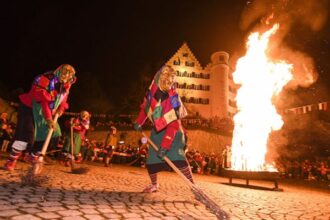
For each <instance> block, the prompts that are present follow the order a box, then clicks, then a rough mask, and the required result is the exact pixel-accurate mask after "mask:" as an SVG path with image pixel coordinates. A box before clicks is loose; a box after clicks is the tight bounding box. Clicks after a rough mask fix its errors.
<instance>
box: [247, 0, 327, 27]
mask: <svg viewBox="0 0 330 220" xmlns="http://www.w3.org/2000/svg"><path fill="white" fill-rule="evenodd" d="M327 8H328V0H255V1H248V3H247V7H246V8H245V9H244V11H243V13H242V16H241V23H240V27H241V29H242V30H247V29H248V28H250V27H251V25H253V24H255V23H258V22H265V23H267V22H274V23H275V22H278V23H280V25H282V26H285V29H287V30H289V29H290V28H291V26H292V25H293V24H295V23H300V24H303V25H306V26H308V27H309V28H310V29H311V30H312V31H319V30H321V29H322V27H323V26H324V24H325V23H326V20H327V17H328V11H327Z"/></svg>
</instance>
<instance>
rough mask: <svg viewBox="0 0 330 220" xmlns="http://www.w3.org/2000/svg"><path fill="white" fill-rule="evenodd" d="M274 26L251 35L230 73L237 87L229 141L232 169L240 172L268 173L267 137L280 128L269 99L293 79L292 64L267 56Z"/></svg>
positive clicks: (278, 119) (278, 116) (280, 119)
mask: <svg viewBox="0 0 330 220" xmlns="http://www.w3.org/2000/svg"><path fill="white" fill-rule="evenodd" d="M278 28H279V25H278V24H275V25H274V26H273V27H272V28H271V29H270V30H268V31H266V32H264V33H263V34H260V33H258V32H255V33H252V34H251V35H250V36H249V38H248V42H247V52H246V54H245V56H243V57H241V58H240V59H239V60H238V61H237V65H236V71H235V72H234V73H233V78H234V82H235V83H237V84H239V86H240V88H239V89H238V91H237V96H236V102H237V107H238V113H237V114H236V115H235V116H234V122H235V128H234V133H233V140H232V157H231V159H232V169H234V170H243V171H264V170H268V171H271V169H270V168H269V165H267V164H266V162H265V156H266V153H267V142H268V137H269V134H270V133H271V132H272V131H274V130H279V129H281V127H282V125H283V121H282V118H281V116H280V115H279V114H277V112H276V109H275V106H274V105H273V103H272V98H274V96H276V95H278V94H279V93H280V92H281V90H282V88H283V87H284V86H285V85H286V84H287V83H288V82H289V81H290V80H291V79H292V74H291V71H292V65H291V64H288V63H286V62H285V61H276V62H275V61H272V60H270V58H268V57H267V54H266V52H267V48H268V46H269V41H270V37H271V36H272V35H273V34H274V33H275V32H276V31H277V30H278Z"/></svg>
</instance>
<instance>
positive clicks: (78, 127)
mask: <svg viewBox="0 0 330 220" xmlns="http://www.w3.org/2000/svg"><path fill="white" fill-rule="evenodd" d="M90 117H91V115H90V114H89V112H88V111H81V112H80V115H79V117H76V118H71V120H70V125H69V126H70V134H69V137H68V138H67V141H66V142H65V143H64V147H63V152H64V156H65V158H66V160H68V161H66V162H69V161H71V160H74V159H76V161H75V162H77V163H79V162H81V160H82V157H81V155H79V153H80V148H81V145H82V142H83V141H84V140H85V135H86V132H87V130H88V129H89V124H90ZM71 132H72V134H71ZM71 137H72V138H73V140H71ZM71 144H73V150H72V151H71V147H72V146H71ZM71 152H72V153H73V155H71ZM72 157H74V158H72Z"/></svg>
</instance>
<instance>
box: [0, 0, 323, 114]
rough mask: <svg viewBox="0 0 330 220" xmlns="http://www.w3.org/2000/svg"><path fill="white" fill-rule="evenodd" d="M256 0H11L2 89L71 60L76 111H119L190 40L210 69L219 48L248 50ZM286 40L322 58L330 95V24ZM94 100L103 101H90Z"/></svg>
mask: <svg viewBox="0 0 330 220" xmlns="http://www.w3.org/2000/svg"><path fill="white" fill-rule="evenodd" d="M249 4H251V1H246V0H227V1H224V0H223V1H221V0H207V1H197V0H191V1H188V0H183V1H171V0H158V1H154V0H153V1H147V0H140V1H138V0H131V1H128V0H127V1H124V0H123V1H6V2H3V3H2V6H1V9H0V23H1V29H2V30H1V57H2V58H1V59H2V62H1V65H0V72H1V74H0V75H1V76H0V82H1V84H0V87H1V91H2V93H3V94H4V96H5V97H6V98H7V99H14V96H15V94H17V93H18V91H22V90H24V91H26V90H28V89H29V87H30V84H31V81H32V79H33V77H34V76H36V75H38V74H41V73H43V72H46V71H49V70H53V69H55V68H56V67H58V66H59V65H60V64H62V63H69V64H72V65H73V66H74V67H75V68H76V70H77V77H78V81H77V83H76V84H75V85H74V86H73V87H72V90H71V97H70V102H71V110H72V111H79V110H80V109H81V108H85V109H91V110H92V111H98V112H103V111H107V110H109V109H111V110H113V111H114V110H115V109H117V110H118V109H120V106H121V105H123V104H122V103H123V102H124V100H125V99H126V98H127V97H129V96H130V94H131V93H132V91H134V88H135V87H134V84H136V82H138V80H139V77H140V76H141V74H145V75H146V76H148V77H151V76H152V75H153V74H154V73H155V71H157V69H159V68H160V67H161V65H162V64H164V62H166V61H167V60H168V59H169V58H170V57H171V56H172V55H173V54H174V53H175V52H176V51H177V49H178V48H179V47H180V46H181V45H182V43H183V42H184V41H186V42H187V43H188V45H189V46H190V48H191V50H192V51H193V53H194V54H195V56H196V57H197V59H198V60H199V61H200V62H201V64H202V65H203V66H205V65H206V64H207V63H208V62H209V57H210V55H211V54H212V53H213V52H215V51H218V50H224V51H227V52H229V53H230V54H235V53H239V52H241V51H242V50H244V39H245V37H246V35H247V33H248V32H249V31H250V29H249V28H247V29H244V30H242V28H240V20H241V14H242V11H243V9H244V8H246V7H247V6H248V5H249ZM328 20H329V19H328ZM306 33H309V34H306ZM286 40H287V42H288V44H289V45H290V44H292V47H294V48H299V49H300V50H302V51H303V52H305V53H308V54H309V55H310V56H311V57H312V58H314V60H315V64H316V65H315V66H316V68H317V70H318V72H319V75H320V78H319V81H318V82H317V83H318V84H319V85H317V86H316V87H315V88H314V92H315V89H318V88H322V89H321V90H322V91H321V92H315V94H321V95H320V96H324V93H327V92H324V91H326V90H325V89H326V88H330V76H329V75H330V66H329V60H330V25H329V21H327V23H326V24H325V25H324V27H323V28H322V29H321V30H319V31H318V32H313V33H311V32H310V31H309V30H307V29H306V28H304V27H300V26H299V25H296V26H295V27H294V28H293V29H292V31H291V32H290V34H289V35H288V37H287V39H286ZM19 88H21V89H19ZM132 89H133V90H132ZM13 94H14V95H13ZM317 96H318V95H317ZM94 97H95V98H96V99H98V98H99V99H101V100H103V101H101V102H103V103H102V104H100V103H98V102H97V101H96V102H91V101H86V102H84V100H85V98H86V100H91V99H92V98H94ZM325 97H326V96H325ZM141 99H142V97H141ZM320 99H324V97H320ZM104 102H109V104H104ZM95 106H99V108H97V107H95ZM109 106H111V108H109Z"/></svg>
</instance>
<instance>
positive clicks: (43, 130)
mask: <svg viewBox="0 0 330 220" xmlns="http://www.w3.org/2000/svg"><path fill="white" fill-rule="evenodd" d="M75 80H76V78H75V70H74V68H73V67H72V66H70V65H69V64H63V65H61V66H60V67H58V68H57V69H56V70H55V71H51V72H47V73H45V74H42V75H38V76H37V77H36V78H35V79H34V81H33V83H32V87H31V90H30V91H29V92H28V93H24V94H22V95H20V97H19V98H20V101H21V103H20V106H19V109H18V119H17V127H16V131H15V136H14V140H15V141H14V143H13V145H12V152H11V154H10V155H9V157H8V159H7V162H6V164H5V166H4V168H5V169H6V170H13V169H14V168H15V166H16V161H17V159H18V158H19V157H20V155H21V154H22V152H23V151H25V150H27V151H28V152H29V153H30V154H29V156H28V159H29V161H30V162H36V161H37V160H38V155H39V154H40V151H41V148H42V145H43V142H44V140H45V139H46V136H47V134H48V129H49V128H50V127H51V128H53V129H54V132H53V136H52V137H53V138H55V137H59V136H60V135H61V129H60V127H59V126H58V124H55V122H54V121H53V115H54V114H55V113H58V114H59V115H61V114H62V113H63V112H64V111H65V109H67V108H68V104H67V102H66V101H67V98H68V94H69V90H70V87H71V85H72V84H73V83H74V82H75Z"/></svg>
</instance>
